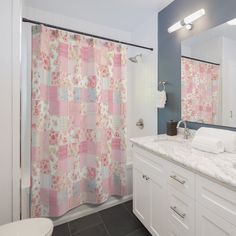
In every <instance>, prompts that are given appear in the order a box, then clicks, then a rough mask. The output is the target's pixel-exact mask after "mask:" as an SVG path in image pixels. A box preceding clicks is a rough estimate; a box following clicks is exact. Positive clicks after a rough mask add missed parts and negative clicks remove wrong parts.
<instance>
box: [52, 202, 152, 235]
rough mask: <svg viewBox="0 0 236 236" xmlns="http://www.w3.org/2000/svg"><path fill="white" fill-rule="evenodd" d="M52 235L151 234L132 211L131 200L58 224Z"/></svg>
mask: <svg viewBox="0 0 236 236" xmlns="http://www.w3.org/2000/svg"><path fill="white" fill-rule="evenodd" d="M53 236H151V234H150V233H149V232H148V231H147V230H146V229H145V228H144V226H143V225H142V224H141V223H140V221H139V220H138V219H137V218H136V217H135V215H134V214H133V212H132V201H129V202H125V203H123V204H120V205H118V206H114V207H111V208H108V209H106V210H103V211H100V212H98V213H95V214H92V215H89V216H85V217H83V218H80V219H77V220H74V221H71V222H69V223H66V224H63V225H59V226H57V227H55V228H54V231H53Z"/></svg>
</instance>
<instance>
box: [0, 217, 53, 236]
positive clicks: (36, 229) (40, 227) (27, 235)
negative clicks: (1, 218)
mask: <svg viewBox="0 0 236 236" xmlns="http://www.w3.org/2000/svg"><path fill="white" fill-rule="evenodd" d="M52 232H53V223H52V221H51V220H50V219H46V218H32V219H26V220H20V221H16V222H13V223H10V224H6V225H2V226H0V236H51V235H52Z"/></svg>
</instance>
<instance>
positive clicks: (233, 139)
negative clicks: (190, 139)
mask: <svg viewBox="0 0 236 236" xmlns="http://www.w3.org/2000/svg"><path fill="white" fill-rule="evenodd" d="M198 135H200V136H201V137H202V136H204V137H209V138H216V139H218V140H221V141H222V143H223V145H224V147H225V151H226V152H234V151H235V150H236V132H233V131H229V130H223V129H215V128H205V127H202V128H200V129H199V130H197V132H196V134H195V136H198Z"/></svg>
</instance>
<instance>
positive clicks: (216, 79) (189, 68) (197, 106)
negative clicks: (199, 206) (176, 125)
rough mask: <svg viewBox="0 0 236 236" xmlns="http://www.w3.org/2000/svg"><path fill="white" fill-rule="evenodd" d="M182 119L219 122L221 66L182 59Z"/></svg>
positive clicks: (211, 122)
mask: <svg viewBox="0 0 236 236" xmlns="http://www.w3.org/2000/svg"><path fill="white" fill-rule="evenodd" d="M181 64H182V65H181V68H182V75H181V111H182V119H184V120H188V121H194V122H201V123H206V124H217V123H218V122H219V119H220V111H219V109H220V66H219V65H215V64H211V63H206V62H201V61H197V60H194V59H189V58H184V57H182V59H181Z"/></svg>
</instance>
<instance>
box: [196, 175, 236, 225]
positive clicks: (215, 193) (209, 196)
mask: <svg viewBox="0 0 236 236" xmlns="http://www.w3.org/2000/svg"><path fill="white" fill-rule="evenodd" d="M196 192H197V202H198V203H200V204H201V205H202V206H204V207H206V208H208V209H209V210H211V211H213V212H215V213H216V214H217V215H220V216H221V217H222V218H224V219H225V220H227V221H228V222H230V223H231V224H233V225H235V226H236V192H235V191H232V190H230V189H227V188H225V187H223V186H221V185H219V184H216V183H214V182H212V181H210V180H208V179H206V178H202V177H200V176H197V180H196Z"/></svg>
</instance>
